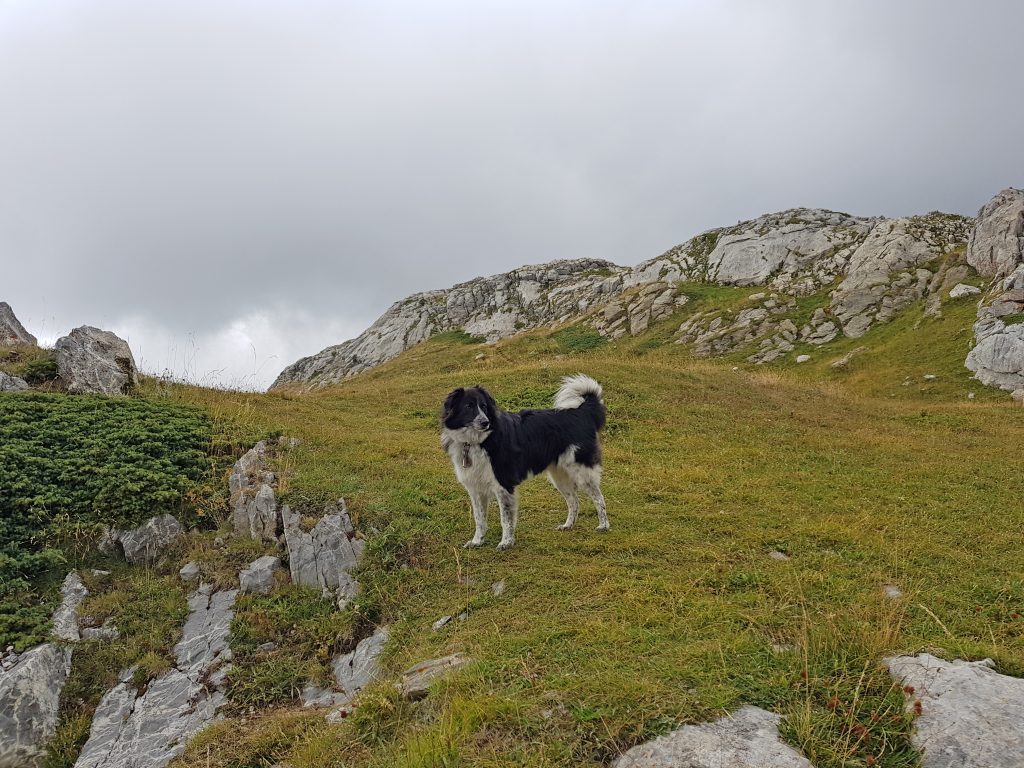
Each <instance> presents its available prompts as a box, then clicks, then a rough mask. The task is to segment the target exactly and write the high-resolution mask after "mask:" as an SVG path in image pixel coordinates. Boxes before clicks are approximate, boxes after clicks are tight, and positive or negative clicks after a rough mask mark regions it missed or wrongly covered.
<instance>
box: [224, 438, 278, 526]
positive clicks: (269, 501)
mask: <svg viewBox="0 0 1024 768" xmlns="http://www.w3.org/2000/svg"><path fill="white" fill-rule="evenodd" d="M276 479H277V478H275V477H274V473H273V472H271V471H270V465H269V463H268V452H267V444H266V443H265V442H263V441H262V440H261V441H260V442H258V443H256V445H254V446H253V447H252V448H251V449H249V450H248V451H246V452H245V453H244V454H243V455H242V457H241V458H240V459H239V460H238V461H236V462H235V465H234V467H232V469H231V476H230V477H229V478H228V489H229V491H230V494H231V496H230V502H229V503H230V505H231V524H232V526H233V527H234V529H235V531H236V532H238V533H241V534H243V535H246V536H250V537H251V538H253V539H255V540H256V541H264V542H276V541H278V540H279V538H280V536H281V533H282V520H281V515H280V512H279V511H278V509H277V499H276V498H275V496H274V489H273V485H274V483H275V482H276Z"/></svg>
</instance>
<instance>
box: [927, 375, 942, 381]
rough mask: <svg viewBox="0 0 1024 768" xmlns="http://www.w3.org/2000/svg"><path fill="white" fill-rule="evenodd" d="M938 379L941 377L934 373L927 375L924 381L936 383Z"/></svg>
mask: <svg viewBox="0 0 1024 768" xmlns="http://www.w3.org/2000/svg"><path fill="white" fill-rule="evenodd" d="M937 378H939V377H938V376H936V375H935V374H934V373H926V374H925V375H924V380H925V381H935V380H936V379H937Z"/></svg>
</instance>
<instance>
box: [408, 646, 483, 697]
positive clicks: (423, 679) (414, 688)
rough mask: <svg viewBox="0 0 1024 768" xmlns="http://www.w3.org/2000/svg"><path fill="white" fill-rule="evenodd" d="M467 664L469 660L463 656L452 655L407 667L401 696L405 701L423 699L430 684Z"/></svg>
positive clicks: (458, 654) (428, 690) (459, 654)
mask: <svg viewBox="0 0 1024 768" xmlns="http://www.w3.org/2000/svg"><path fill="white" fill-rule="evenodd" d="M469 662H470V658H469V657H468V656H466V655H465V654H462V653H453V654H451V655H450V656H442V657H441V658H439V659H430V660H429V661H423V662H420V663H419V664H416V665H415V666H412V667H409V669H407V670H405V672H404V673H403V674H402V682H401V686H400V687H401V690H402V696H403V697H404V698H405V699H406V700H407V701H418V700H420V699H423V698H425V697H426V696H427V694H428V693H429V692H430V684H431V683H432V682H434V681H435V680H437V679H438V678H441V677H444V676H445V675H447V674H448V673H449V672H451V671H452V670H454V669H458V668H459V667H463V666H465V665H466V664H468V663H469Z"/></svg>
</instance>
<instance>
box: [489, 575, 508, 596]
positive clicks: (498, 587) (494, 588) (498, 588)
mask: <svg viewBox="0 0 1024 768" xmlns="http://www.w3.org/2000/svg"><path fill="white" fill-rule="evenodd" d="M491 594H492V595H494V596H495V597H500V596H501V595H503V594H505V580H504V579H502V580H501V581H496V582H494V583H493V584H491Z"/></svg>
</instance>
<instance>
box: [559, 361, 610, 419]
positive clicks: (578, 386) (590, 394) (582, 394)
mask: <svg viewBox="0 0 1024 768" xmlns="http://www.w3.org/2000/svg"><path fill="white" fill-rule="evenodd" d="M584 405H587V406H592V407H594V420H595V421H596V422H597V428H598V429H601V427H603V426H604V401H603V400H602V399H601V385H600V384H598V383H597V382H596V381H594V380H593V379H592V378H590V377H589V376H587V375H585V374H582V373H577V374H576V375H575V376H566V377H565V378H564V379H562V386H561V387H560V388H559V390H558V394H556V395H555V408H559V409H561V410H567V409H570V408H580V407H582V406H584Z"/></svg>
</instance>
